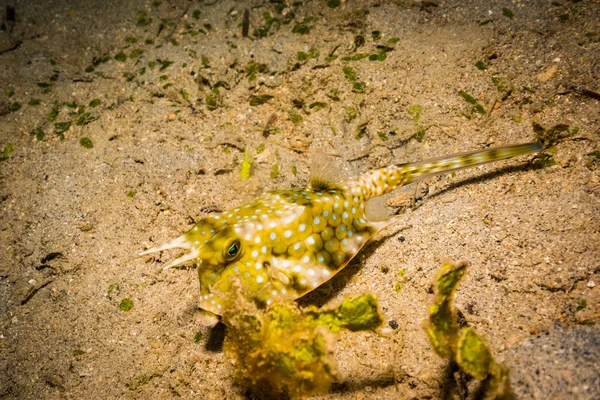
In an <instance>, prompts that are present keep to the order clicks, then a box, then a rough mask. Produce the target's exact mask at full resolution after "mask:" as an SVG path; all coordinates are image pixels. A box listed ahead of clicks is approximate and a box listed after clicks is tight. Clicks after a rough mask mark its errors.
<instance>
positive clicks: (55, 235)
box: [0, 0, 600, 399]
mask: <svg viewBox="0 0 600 400" xmlns="http://www.w3.org/2000/svg"><path fill="white" fill-rule="evenodd" d="M0 5H1V10H2V15H3V20H2V27H1V28H2V30H0V89H1V92H0V147H1V148H2V149H4V152H3V156H5V157H3V158H5V159H4V160H3V161H0V210H1V211H0V212H1V214H0V215H1V218H0V244H1V249H0V398H7V399H42V398H43V399H54V398H57V399H58V398H73V399H81V398H89V399H108V398H140V399H142V398H143V399H146V398H177V397H181V398H200V399H223V398H226V399H230V398H244V389H243V388H241V387H240V386H239V385H237V384H236V382H235V381H234V379H233V374H234V373H233V371H234V369H233V367H232V365H231V363H230V362H229V361H228V360H227V359H226V358H225V357H224V355H223V353H222V351H220V349H219V343H218V342H219V340H218V339H219V337H218V336H219V332H217V331H211V330H210V329H209V328H203V327H202V326H201V325H200V317H199V313H198V309H197V306H196V302H197V297H198V282H197V275H196V270H195V268H194V267H193V265H191V264H190V265H186V266H185V268H179V269H172V270H168V271H165V272H162V271H161V269H162V266H164V265H165V263H166V262H168V261H169V260H171V259H173V258H174V257H175V256H177V254H178V253H177V251H174V252H170V253H166V252H165V253H163V254H161V255H159V256H158V258H156V257H151V256H146V257H142V258H135V256H136V254H137V253H139V252H140V251H141V250H143V249H145V248H147V247H148V246H151V245H156V244H159V243H162V242H164V241H166V240H168V239H171V238H173V237H175V236H177V235H179V234H180V233H181V232H183V231H185V230H187V229H188V228H189V227H190V226H191V224H192V221H193V220H198V219H199V218H201V217H203V216H206V215H208V214H209V213H211V212H215V211H217V210H226V209H228V208H231V207H234V206H236V205H239V204H242V203H244V202H246V201H249V200H252V199H253V198H255V197H256V196H258V195H259V194H260V193H261V192H263V191H265V190H272V189H277V188H287V187H290V186H300V185H304V184H306V182H307V181H308V177H309V168H310V164H311V157H313V155H314V154H318V153H319V152H321V153H330V154H335V155H338V156H339V157H337V158H338V160H339V162H340V165H341V168H340V174H341V175H343V176H348V175H352V174H354V173H360V172H364V171H366V170H368V169H370V168H375V167H380V166H384V165H387V164H391V163H397V162H404V161H416V160H420V159H424V158H428V157H437V156H442V155H446V154H451V153H456V152H462V151H467V150H474V149H479V148H485V147H493V146H499V145H503V144H511V143H518V142H528V141H533V140H535V133H534V126H540V127H541V128H542V129H546V130H549V129H551V128H553V127H556V126H559V128H558V129H557V130H558V131H561V132H560V135H559V136H560V138H559V139H558V140H557V142H556V143H555V144H554V145H553V146H552V147H551V148H549V149H547V150H546V153H545V154H547V157H546V161H549V162H548V164H551V163H552V161H553V162H554V165H548V166H546V167H543V168H537V167H535V165H534V164H532V160H533V158H534V157H533V156H523V157H519V158H516V159H512V160H509V161H504V162H501V163H498V164H494V165H486V166H483V167H478V168H475V169H471V170H464V171H460V172H457V173H456V174H453V175H445V176H441V177H436V178H432V179H430V180H428V181H427V182H425V183H421V184H419V185H418V186H417V185H411V186H408V187H406V188H404V189H401V190H400V191H399V193H395V196H396V201H398V200H399V198H398V197H397V196H398V195H399V196H400V200H402V199H404V200H406V201H405V202H406V203H410V200H411V198H412V196H413V195H414V194H415V193H417V196H416V197H417V201H416V204H414V206H413V207H408V208H406V209H404V210H403V217H402V218H401V219H400V220H399V222H397V223H395V224H394V225H392V226H391V227H389V228H388V229H386V230H385V231H384V232H382V233H381V234H379V235H378V236H377V237H376V238H375V240H374V241H373V242H372V244H370V245H368V246H366V247H365V248H364V249H363V250H362V251H361V252H360V254H359V255H358V256H357V258H356V260H355V262H353V263H352V264H351V265H350V266H349V267H347V268H346V269H345V270H344V271H342V272H341V273H340V274H338V275H337V276H336V277H335V278H334V279H332V280H331V281H330V282H329V283H327V284H325V285H323V287H322V289H319V290H317V291H316V292H314V293H313V294H311V295H310V296H309V297H308V298H307V299H305V300H303V302H302V304H304V305H306V304H311V303H313V304H318V305H321V304H328V305H335V304H337V303H339V302H340V301H341V299H343V298H344V297H345V296H348V295H353V294H360V293H367V292H369V293H375V294H376V295H377V296H378V299H379V303H380V306H381V312H382V315H383V317H384V319H385V322H384V325H383V328H385V331H384V333H381V332H367V333H347V332H346V333H342V334H340V335H339V336H338V339H337V341H336V343H335V346H334V348H335V359H336V361H337V365H338V371H339V382H338V383H337V384H336V385H335V387H334V389H333V390H332V391H331V392H330V393H328V394H324V395H322V396H320V398H323V399H345V398H356V399H397V398H432V399H437V398H444V397H446V398H461V395H460V394H459V392H460V391H458V390H457V389H456V387H455V385H454V383H453V379H452V376H453V374H452V371H451V370H449V367H448V363H447V362H446V361H444V360H441V359H439V358H438V357H437V356H436V355H435V354H434V353H433V352H432V350H431V347H430V345H429V343H428V341H427V339H426V337H425V334H424V332H423V330H422V328H421V325H422V321H423V320H424V319H425V318H426V316H427V307H428V306H429V305H430V304H431V302H432V301H433V294H432V292H431V285H432V279H433V277H434V276H435V274H436V271H437V270H438V269H439V266H440V263H441V261H442V260H444V259H452V260H460V259H464V260H468V261H469V262H470V263H471V267H470V271H469V274H468V276H467V277H466V278H465V280H464V282H462V284H461V286H460V289H459V292H458V293H457V296H456V300H455V303H456V306H457V307H458V308H459V309H460V310H461V312H462V314H463V315H464V318H465V320H466V321H467V322H468V323H469V324H470V325H471V326H472V327H474V328H475V329H476V330H477V332H479V333H480V334H481V335H482V336H483V337H484V338H485V339H486V340H487V341H488V342H489V344H490V346H491V347H492V349H493V351H494V353H495V354H496V356H497V357H498V359H499V360H500V361H503V362H504V363H505V364H506V365H507V366H508V367H510V368H511V370H512V381H513V387H514V392H515V394H516V395H517V396H518V398H522V399H548V398H554V399H573V398H576V399H598V398H600V365H599V363H600V361H599V360H600V328H599V327H598V325H597V323H598V321H599V319H600V236H599V230H600V218H599V217H598V215H600V202H599V196H600V160H598V154H599V153H593V152H594V151H599V150H600V143H599V140H600V135H599V133H600V130H599V129H600V128H599V126H600V125H599V121H600V103H599V100H598V92H599V91H600V85H599V82H600V80H599V73H600V41H599V38H600V17H599V15H600V3H599V2H598V1H592V0H583V1H572V0H571V1H569V0H557V1H549V0H547V1H508V0H506V1H495V0H494V1H480V0H467V1H458V0H448V1H447V0H439V1H438V0H436V1H434V2H419V1H401V0H398V1H389V2H388V1H343V2H341V5H340V6H339V7H338V8H330V7H328V6H327V4H326V2H324V1H317V0H313V1H299V2H291V1H281V2H277V1H272V2H269V1H248V2H234V1H218V0H217V1H210V2H208V1H207V2H202V1H200V2H197V1H157V2H154V3H153V2H151V1H133V0H132V1H117V0H103V1H81V2H70V1H63V0H50V1H47V0H46V1H32V0H26V1H25V0H21V1H20V0H14V1H10V2H7V0H2V1H1V2H0ZM7 5H10V6H12V7H13V10H14V13H12V12H10V11H9V12H8V13H7V12H6V6H7ZM246 9H248V10H249V21H250V26H249V37H242V19H243V14H244V10H246ZM141 12H143V13H145V14H140V13H141ZM265 13H269V15H270V16H271V17H272V18H276V19H277V20H278V22H277V21H276V22H272V24H271V26H270V29H268V30H266V29H264V28H265V24H266V22H265V21H266V20H265V19H264V14H265ZM7 18H8V20H7ZM286 19H287V20H286ZM284 22H288V23H287V24H286V23H284ZM297 24H300V26H301V27H302V26H304V27H305V28H306V29H305V30H306V32H305V34H300V33H293V32H292V29H293V27H294V26H296V25H297ZM302 24H304V25H302ZM161 25H162V27H161ZM261 27H262V28H263V29H262V31H261V30H260V28H261ZM374 31H379V33H380V34H379V35H378V34H377V33H373V32H374ZM261 32H262V33H263V34H266V36H265V37H257V36H256V35H255V34H259V33H261ZM357 36H362V37H363V38H364V43H362V42H363V41H362V40H361V39H360V38H359V39H358V40H357V39H356V37H357ZM378 36H380V37H378ZM134 42H135V43H134ZM378 45H379V46H380V47H379V48H378V47H377V46H378ZM381 46H383V47H381ZM138 49H139V50H138ZM142 50H143V51H142ZM298 52H304V53H305V54H306V56H307V57H303V55H302V54H301V55H300V58H301V59H302V58H307V59H303V60H300V61H299V60H298ZM121 53H122V55H124V56H125V57H122V55H121ZM358 53H365V54H382V53H385V56H380V58H385V59H384V60H377V61H371V60H369V59H368V58H364V59H361V60H344V59H343V58H344V57H352V56H353V55H356V54H358ZM331 55H334V56H338V57H337V58H336V59H333V58H334V57H329V58H328V56H331ZM115 57H116V58H115ZM356 58H358V57H356ZM252 61H253V62H254V64H252ZM476 64H477V65H478V66H479V67H480V68H482V69H480V68H478V67H477V65H476ZM253 65H254V66H253ZM89 67H92V68H89ZM344 67H351V68H352V69H353V70H354V71H355V73H356V77H355V78H354V79H355V81H354V82H351V81H350V80H349V79H347V78H346V77H345V76H344V72H343V68H344ZM86 71H87V72H86ZM219 82H220V83H219ZM355 83H358V85H355ZM215 88H216V91H218V94H216V93H213V91H212V90H215ZM334 89H335V90H334ZM460 91H464V92H465V93H468V94H469V95H471V96H472V97H473V98H474V99H476V101H477V102H478V104H480V105H481V107H482V110H483V111H484V112H485V114H482V113H479V112H477V111H476V110H475V109H474V106H473V105H471V104H469V103H468V102H466V101H465V99H464V98H463V97H461V96H459V95H458V93H459V92H460ZM211 93H212V94H213V97H212V98H211V97H210V95H211ZM260 95H270V96H273V98H272V99H270V100H269V101H268V102H266V103H265V104H261V105H255V106H252V105H250V100H251V98H252V96H260ZM207 98H208V100H209V101H208V103H209V105H207V101H206V100H207ZM94 100H97V101H94ZM213 101H214V102H213ZM90 103H92V105H90ZM320 103H324V104H320ZM94 105H95V107H94ZM209 106H210V107H209ZM311 106H312V108H311ZM415 106H420V107H421V108H419V107H415ZM215 107H216V108H215ZM212 108H215V109H212ZM53 110H54V111H53ZM415 110H421V111H420V116H419V117H420V118H419V119H418V121H416V120H417V118H416V115H415ZM86 113H89V114H86ZM273 116H274V117H273ZM299 117H301V118H299ZM300 119H301V120H300ZM68 122H71V125H70V126H68ZM78 123H79V124H78ZM267 126H268V127H269V128H268V129H266V128H267ZM561 126H562V128H561ZM565 126H566V128H565ZM65 128H68V129H66V130H65V131H64V132H62V134H61V132H60V131H61V130H64V129H65ZM32 131H33V134H32ZM265 131H266V133H265ZM40 132H43V138H42V133H40ZM417 132H420V134H417ZM423 133H424V134H423ZM61 135H62V136H63V137H62V138H61ZM265 136H267V137H265ZM38 137H39V138H38ZM82 138H89V140H90V141H91V143H92V144H93V147H92V148H86V147H84V146H83V145H82V144H81V139H82ZM39 139H41V140H39ZM417 139H419V140H417ZM84 143H85V140H84ZM261 147H264V151H262V152H261V153H259V150H261V149H260V148H261ZM11 149H12V151H11ZM244 149H250V151H251V153H252V155H253V157H254V163H253V167H252V173H251V177H250V179H248V180H246V181H242V180H241V179H240V173H239V170H240V165H241V162H242V159H243V151H244ZM590 153H591V155H590ZM594 154H596V156H594ZM549 157H551V158H549ZM275 165H277V167H278V169H279V173H278V176H276V177H272V175H277V174H272V172H273V169H274V166H275ZM294 171H295V172H296V173H294ZM389 211H390V212H395V211H398V209H390V210H389ZM52 253H59V254H58V255H57V254H54V256H55V257H54V256H52V255H51V254H52ZM49 255H50V257H49ZM53 257H54V258H53ZM401 270H403V271H405V275H404V279H403V280H402V282H401V290H400V291H397V290H396V283H397V282H398V281H399V278H398V273H399V271H401ZM111 285H112V286H111ZM117 285H118V286H117ZM110 287H112V288H113V290H112V291H111V293H110V295H109V288H110ZM125 298H129V299H131V300H132V301H133V304H134V308H133V309H132V310H131V311H129V312H124V311H121V310H120V308H119V305H120V303H121V301H122V300H123V299H125ZM390 321H395V323H394V322H392V324H391V325H390ZM391 326H397V328H396V329H393V328H391ZM198 332H200V334H198ZM195 339H197V340H195ZM470 387H472V385H471V386H470Z"/></svg>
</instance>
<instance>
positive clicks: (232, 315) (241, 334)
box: [223, 295, 382, 398]
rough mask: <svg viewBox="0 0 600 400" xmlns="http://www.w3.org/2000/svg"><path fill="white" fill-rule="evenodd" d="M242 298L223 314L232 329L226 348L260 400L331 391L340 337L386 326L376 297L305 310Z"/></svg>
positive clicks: (370, 296)
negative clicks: (334, 350)
mask: <svg viewBox="0 0 600 400" xmlns="http://www.w3.org/2000/svg"><path fill="white" fill-rule="evenodd" d="M241 299H242V297H241V296H240V297H238V298H237V302H236V303H235V304H236V307H233V308H231V310H230V311H227V312H226V313H224V314H223V322H224V323H225V325H227V327H228V330H227V336H226V337H225V342H224V346H223V350H224V352H225V354H226V355H228V356H229V357H230V358H232V359H233V360H234V364H235V367H236V370H237V375H238V378H239V379H240V380H241V382H242V384H243V385H244V386H245V387H248V388H249V389H250V391H251V392H252V393H254V394H256V395H257V396H259V397H260V398H277V397H278V396H281V395H284V396H290V397H299V396H311V395H315V394H318V393H324V392H327V391H328V390H329V388H330V387H331V384H332V383H333V381H334V380H335V378H336V375H335V374H336V368H335V362H334V360H333V357H332V353H331V350H330V347H331V343H332V341H333V338H334V337H335V336H334V333H335V332H339V331H340V330H341V329H348V330H350V331H360V330H373V329H375V328H377V327H378V326H379V325H381V322H382V318H381V316H380V314H379V311H378V308H377V301H376V299H375V297H374V296H372V295H362V296H359V297H355V298H349V299H346V300H345V301H344V302H342V303H341V304H340V305H339V306H338V307H335V308H333V309H325V310H321V309H318V308H316V307H309V308H308V309H305V310H301V309H299V308H298V306H297V305H296V304H295V303H291V304H290V303H277V304H274V305H273V306H271V307H269V308H268V309H266V310H263V309H259V308H258V307H257V306H256V305H255V304H254V303H251V302H249V301H247V300H241Z"/></svg>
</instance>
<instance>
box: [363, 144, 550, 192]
mask: <svg viewBox="0 0 600 400" xmlns="http://www.w3.org/2000/svg"><path fill="white" fill-rule="evenodd" d="M541 149H542V145H541V144H540V143H537V142H535V143H525V144H517V145H512V146H503V147H496V148H493V149H487V150H477V151H472V152H468V153H462V154H455V155H452V156H446V157H439V158H434V159H430V160H425V161H418V162H414V163H406V164H395V165H390V166H389V167H385V168H380V169H376V170H373V171H369V172H367V173H365V174H363V175H361V176H359V177H358V178H357V179H356V181H355V184H356V185H358V186H359V187H360V188H361V189H362V193H363V197H364V200H368V199H370V198H372V197H377V196H382V195H384V194H386V193H389V192H391V191H393V190H395V189H397V188H399V187H400V186H404V185H407V184H409V183H412V182H416V181H419V180H422V179H425V178H428V177H430V176H434V175H438V174H443V173H447V172H452V171H458V170H460V169H463V168H470V167H475V166H478V165H482V164H487V163H491V162H495V161H500V160H505V159H507V158H511V157H515V156H520V155H525V154H531V153H537V152H538V151H540V150H541Z"/></svg>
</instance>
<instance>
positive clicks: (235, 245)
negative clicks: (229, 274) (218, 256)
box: [223, 239, 242, 261]
mask: <svg viewBox="0 0 600 400" xmlns="http://www.w3.org/2000/svg"><path fill="white" fill-rule="evenodd" d="M241 247H242V246H241V243H240V241H239V240H237V239H236V240H234V241H233V242H231V243H230V244H229V246H226V247H225V250H224V251H223V258H225V260H227V261H231V260H233V259H234V258H236V257H237V256H238V254H240V250H241Z"/></svg>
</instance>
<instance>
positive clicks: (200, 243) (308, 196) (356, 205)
mask: <svg viewBox="0 0 600 400" xmlns="http://www.w3.org/2000/svg"><path fill="white" fill-rule="evenodd" d="M540 150H541V145H540V144H539V143H527V144H518V145H513V146H505V147H498V148H494V149H487V150H481V151H474V152H469V153H463V154H457V155H452V156H448V157H441V158H436V159H431V160H426V161H419V162H413V163H405V164H395V165H390V166H388V167H384V168H380V169H375V170H372V171H369V172H366V173H364V174H362V175H359V176H357V177H354V178H351V179H348V180H345V181H342V182H330V181H328V180H326V179H320V178H319V177H315V178H312V179H311V180H310V183H309V184H308V185H307V186H306V187H304V188H291V189H285V190H275V191H271V192H267V193H265V194H263V195H262V196H260V197H259V198H257V199H256V200H254V201H251V202H249V203H246V204H243V205H241V206H239V207H236V208H233V209H231V210H228V211H225V212H222V213H220V214H217V215H211V216H208V217H206V218H203V219H202V220H200V221H199V222H197V223H196V224H195V225H194V226H193V227H192V228H191V229H190V230H189V231H188V232H187V233H185V234H183V235H181V236H180V237H178V238H176V239H174V240H172V241H170V242H167V243H165V244H163V245H161V246H158V247H154V248H151V249H149V250H146V251H144V252H143V253H141V255H144V254H148V253H153V252H158V251H163V250H167V249H173V248H183V249H187V250H189V252H188V253H187V254H185V255H182V256H181V257H179V258H177V259H175V260H173V261H172V262H171V263H170V264H169V265H168V266H167V267H165V269H166V268H169V267H171V266H175V265H179V264H182V263H185V262H187V261H190V260H194V261H195V262H196V263H197V265H198V277H199V280H200V301H199V306H200V308H202V309H204V310H206V311H208V312H209V313H212V314H216V315H221V314H222V313H223V312H224V311H225V310H226V309H227V308H229V307H230V302H231V301H233V300H232V297H231V291H232V290H233V287H234V285H237V287H238V288H239V289H237V290H240V291H241V294H242V295H244V296H245V297H246V298H248V299H249V300H252V301H255V302H257V303H258V304H263V305H269V304H271V303H273V302H275V301H291V300H294V299H297V298H299V297H301V296H303V295H304V294H306V293H308V292H310V291H311V290H313V289H315V288H316V287H318V286H319V285H322V284H323V283H324V282H327V281H328V280H329V279H331V278H332V277H333V276H334V275H335V274H337V273H338V272H339V271H340V270H342V269H343V268H344V267H345V266H346V265H347V264H348V262H349V261H350V260H352V258H353V257H354V256H356V254H357V253H358V252H359V250H360V249H361V248H362V247H363V246H364V245H365V243H367V242H368V241H369V239H370V238H372V237H373V235H374V234H375V233H377V232H378V231H380V230H381V229H383V228H384V227H386V226H387V225H389V224H390V223H391V222H393V220H394V219H393V218H391V219H387V220H383V221H372V220H369V218H368V217H367V215H366V202H367V201H368V200H369V199H372V198H374V197H378V196H382V195H384V194H386V193H389V192H391V191H393V190H395V189H397V188H398V187H400V186H403V185H407V184H409V183H411V182H415V181H418V180H422V179H424V178H427V177H430V176H433V175H437V174H441V173H445V172H450V171H456V170H459V169H462V168H467V167H474V166H477V165H481V164H486V163H490V162H494V161H499V160H503V159H507V158H510V157H514V156H519V155H524V154H530V153H535V152H538V151H540ZM236 282H237V283H236Z"/></svg>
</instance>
